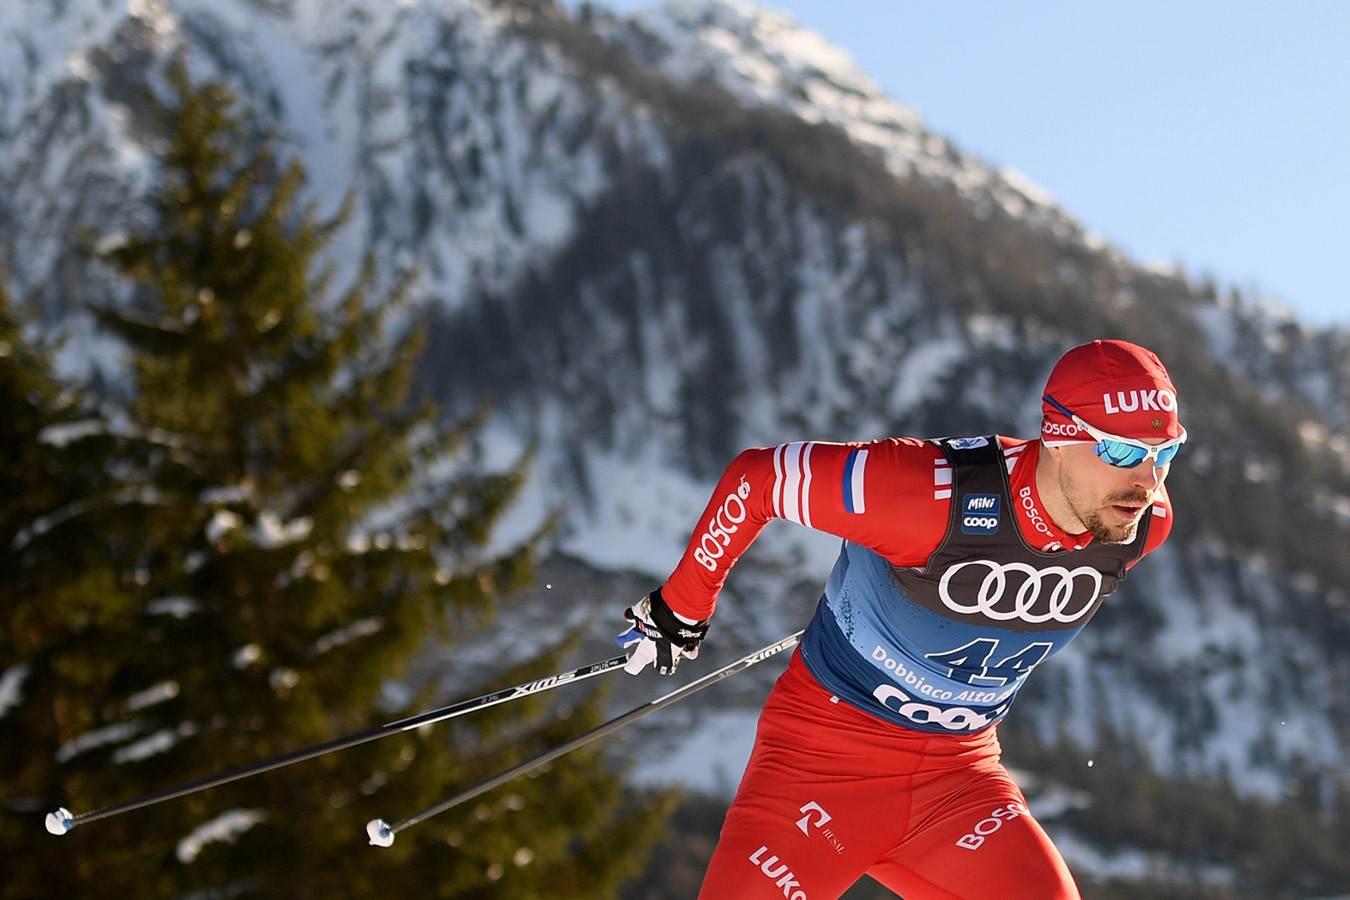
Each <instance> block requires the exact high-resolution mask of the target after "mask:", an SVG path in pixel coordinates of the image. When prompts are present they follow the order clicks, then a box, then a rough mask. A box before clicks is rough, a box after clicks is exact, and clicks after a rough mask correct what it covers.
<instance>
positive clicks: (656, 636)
mask: <svg viewBox="0 0 1350 900" xmlns="http://www.w3.org/2000/svg"><path fill="white" fill-rule="evenodd" d="M623 617H624V618H625V619H627V620H628V623H629V627H628V630H627V631H625V632H624V633H623V634H621V635H619V636H618V638H617V639H616V640H617V641H618V643H619V646H620V647H625V648H632V649H630V650H629V652H628V663H627V664H626V665H625V666H624V667H623V668H624V671H626V672H628V673H630V674H632V675H636V674H637V673H639V672H641V671H642V670H643V669H644V668H646V667H647V665H648V664H649V663H651V664H655V666H656V671H658V672H660V673H661V674H662V675H670V674H671V673H673V672H674V671H675V666H676V665H677V664H678V663H679V661H680V659H681V658H688V659H693V658H694V657H696V656H698V645H699V643H700V642H701V641H702V640H703V638H704V637H705V636H707V634H708V622H707V620H704V621H702V622H698V621H693V620H690V619H686V618H684V617H683V616H681V615H677V614H676V613H675V612H673V611H672V610H671V608H670V607H669V606H666V601H664V600H662V599H661V589H660V588H657V589H656V590H654V591H652V592H651V593H650V594H648V595H647V596H646V597H643V598H642V599H641V600H639V601H638V602H637V603H634V604H633V605H632V606H630V607H628V608H627V609H625V610H624V611H623Z"/></svg>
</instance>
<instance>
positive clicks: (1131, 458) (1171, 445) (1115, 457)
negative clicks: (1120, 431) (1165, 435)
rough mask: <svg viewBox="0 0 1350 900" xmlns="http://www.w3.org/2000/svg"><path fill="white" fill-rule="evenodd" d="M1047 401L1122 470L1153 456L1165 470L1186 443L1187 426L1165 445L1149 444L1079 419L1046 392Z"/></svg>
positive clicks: (1110, 461) (1154, 462) (1131, 467)
mask: <svg viewBox="0 0 1350 900" xmlns="http://www.w3.org/2000/svg"><path fill="white" fill-rule="evenodd" d="M1045 402H1046V403H1049V404H1050V405H1051V406H1053V407H1054V408H1055V409H1057V410H1059V411H1060V412H1062V413H1063V414H1064V415H1066V416H1068V417H1069V419H1070V420H1072V422H1073V423H1074V424H1075V425H1077V426H1078V427H1079V428H1081V429H1083V430H1084V431H1086V432H1087V433H1088V434H1089V435H1091V436H1092V439H1093V440H1095V441H1096V442H1097V443H1096V445H1095V446H1094V447H1093V448H1092V450H1093V452H1094V453H1096V454H1097V455H1098V456H1099V457H1101V459H1102V460H1103V461H1105V462H1107V463H1110V464H1111V465H1113V466H1116V467H1118V468H1121V469H1133V468H1134V467H1135V466H1137V465H1139V464H1140V463H1142V462H1144V460H1146V459H1152V460H1153V467H1154V468H1157V469H1161V468H1162V467H1163V466H1165V465H1167V464H1168V463H1170V462H1171V461H1172V459H1173V458H1174V457H1175V456H1176V455H1177V451H1178V450H1180V449H1181V445H1182V444H1184V443H1185V442H1186V429H1184V428H1183V429H1181V434H1180V435H1178V436H1177V437H1174V438H1172V439H1171V440H1170V441H1165V442H1163V443H1161V444H1145V443H1144V442H1143V441H1136V440H1134V439H1133V438H1127V437H1120V436H1119V435H1115V434H1110V433H1108V432H1105V431H1102V430H1101V429H1100V428H1093V427H1092V426H1091V425H1089V424H1088V423H1087V422H1084V421H1083V420H1082V419H1081V418H1079V416H1078V414H1077V413H1074V412H1073V411H1071V410H1069V409H1066V408H1065V407H1064V406H1062V405H1060V404H1059V403H1058V402H1056V400H1055V398H1054V397H1051V396H1050V395H1049V394H1046V395H1045Z"/></svg>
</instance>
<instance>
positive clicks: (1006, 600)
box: [620, 341, 1186, 900]
mask: <svg viewBox="0 0 1350 900" xmlns="http://www.w3.org/2000/svg"><path fill="white" fill-rule="evenodd" d="M1042 410H1043V419H1042V424H1041V432H1040V438H1039V440H1036V439H1032V440H1017V439H1013V438H1008V437H1003V436H998V435H993V436H989V437H976V438H960V439H943V440H932V441H924V440H917V439H913V438H888V439H885V440H880V441H874V442H871V443H850V444H832V443H820V442H805V443H796V444H786V445H783V446H779V447H771V448H760V449H752V450H747V451H745V452H743V453H741V454H740V455H739V456H738V457H737V458H736V459H735V460H734V461H733V462H732V464H731V465H730V467H728V468H727V470H726V473H725V474H724V475H723V476H722V479H721V481H720V482H719V483H718V486H717V488H716V490H715V491H714V493H713V496H712V499H711V500H710V502H709V503H708V506H707V508H706V509H705V510H704V512H703V515H702V517H701V518H700V519H699V522H698V525H697V527H696V528H695V530H694V534H693V537H692V538H691V540H690V542H689V545H688V548H687V549H686V550H685V553H684V556H683V557H682V558H681V559H680V562H679V565H678V566H677V567H676V568H675V571H674V573H673V574H671V576H670V578H669V579H668V580H667V581H666V583H665V584H664V585H662V586H661V587H660V588H658V589H657V590H655V591H653V592H652V593H651V594H650V595H649V596H647V597H645V598H643V599H642V601H640V602H639V603H637V604H635V605H634V606H632V607H630V608H629V609H627V610H625V613H624V615H625V618H626V619H627V620H628V622H629V623H630V626H631V627H630V630H629V631H628V632H626V633H625V634H624V635H622V636H621V637H620V642H621V643H624V644H625V646H629V647H631V648H632V652H631V654H630V658H629V663H628V666H627V668H628V670H629V671H630V672H634V673H636V672H638V671H640V670H641V669H642V668H643V667H645V666H646V665H647V664H649V663H652V664H654V665H655V666H656V668H657V669H658V670H659V671H661V672H664V673H669V672H671V671H673V670H674V668H675V666H676V664H677V663H678V661H679V660H680V659H681V658H682V657H691V658H692V657H693V656H695V655H696V654H697V650H698V644H699V642H700V641H701V640H702V639H703V637H704V635H706V634H707V630H708V619H709V617H710V616H711V615H712V612H713V608H714V605H715V601H716V598H717V594H718V592H719V591H720V589H721V587H722V584H723V583H724V581H725V580H726V577H727V573H728V572H729V571H730V569H731V567H732V566H733V565H734V564H735V562H736V560H737V558H738V557H740V555H741V554H742V553H743V552H744V551H745V550H746V548H747V547H748V546H749V545H750V543H751V542H752V541H753V540H754V539H755V537H756V536H757V535H758V534H759V532H760V531H761V529H762V528H763V527H764V525H765V524H766V523H767V522H768V521H769V520H770V519H774V518H782V519H787V520H790V521H793V522H798V523H800V524H803V525H806V526H808V527H811V528H815V529H818V530H821V531H825V532H828V533H830V534H834V535H836V536H838V537H841V538H843V540H844V544H843V549H842V551H841V552H840V555H839V558H838V561H837V562H836V563H835V566H834V570H833V571H832V572H831V573H830V576H829V580H828V582H827V583H826V585H825V591H824V595H823V597H822V598H821V600H820V603H819V605H818V606H817V608H816V613H815V616H814V618H813V619H812V620H811V623H810V625H809V626H808V627H807V629H806V633H805V634H804V636H803V638H802V642H801V644H800V646H799V647H798V649H797V651H796V652H795V653H794V654H793V656H792V659H791V660H790V662H789V664H788V668H787V671H786V672H785V673H784V674H783V676H782V677H781V678H780V679H779V680H778V682H777V683H776V684H775V685H774V688H773V690H772V692H771V693H770V695H769V697H768V699H767V701H766V702H765V705H764V708H763V710H762V712H761V714H760V719H759V727H758V731H757V734H756V738H755V744H754V749H753V751H752V753H751V758H750V762H749V764H748V765H747V767H746V771H745V775H744V776H743V778H742V780H741V784H740V787H739V789H738V791H737V794H736V797H735V799H734V800H733V802H732V804H731V808H730V810H729V811H728V813H727V818H726V821H725V823H724V825H723V828H722V833H721V837H720V839H719V842H718V845H717V849H716V850H715V851H714V853H713V857H712V861H711V862H710V864H709V867H708V871H707V874H706V875H705V877H704V881H703V888H702V891H701V892H700V893H699V898H700V900H782V898H787V900H832V898H837V897H838V896H839V895H840V894H842V893H843V892H844V891H845V890H847V888H848V887H849V885H851V884H852V883H853V882H854V881H856V880H857V879H858V878H859V877H860V876H862V875H863V874H867V875H870V876H872V877H873V878H875V879H876V880H877V881H879V882H881V883H882V884H883V885H885V886H886V887H888V888H890V889H891V890H893V891H895V892H896V893H897V894H900V895H901V896H903V897H904V898H905V900H991V898H994V900H1072V898H1078V897H1079V894H1078V890H1077V888H1076V887H1075V886H1074V881H1073V877H1072V876H1071V875H1070V874H1069V870H1068V867H1067V866H1066V865H1065V863H1064V860H1063V858H1062V857H1061V856H1060V854H1059V852H1058V850H1056V848H1055V846H1054V845H1053V844H1052V843H1051V841H1050V839H1049V838H1048V837H1047V835H1046V834H1045V832H1044V831H1043V830H1042V828H1041V826H1040V825H1039V824H1038V823H1037V822H1036V821H1035V819H1034V818H1033V817H1032V816H1031V815H1030V813H1029V812H1028V811H1027V806H1026V800H1025V798H1024V797H1023V795H1022V793H1021V791H1020V790H1019V789H1018V787H1017V785H1016V784H1014V783H1013V780H1012V778H1011V777H1010V776H1009V774H1008V772H1007V770H1006V769H1005V768H1004V767H1003V765H1002V763H1001V762H1000V760H999V756H1000V749H999V743H998V737H997V733H996V732H997V729H996V728H995V727H994V726H995V725H996V723H997V722H998V721H999V720H1000V719H1002V718H1003V716H1004V715H1005V714H1006V713H1007V711H1008V708H1009V706H1010V705H1011V704H1012V701H1013V698H1014V697H1015V695H1016V693H1017V691H1018V689H1019V688H1020V687H1021V685H1022V684H1023V682H1024V681H1025V680H1026V677H1027V675H1028V674H1030V672H1031V670H1032V669H1033V668H1035V667H1036V665H1037V664H1039V663H1040V662H1042V661H1043V660H1045V659H1047V658H1049V657H1050V656H1051V655H1052V654H1054V653H1056V652H1058V651H1059V650H1060V649H1062V648H1063V647H1064V645H1066V644H1067V643H1068V642H1069V641H1070V640H1071V639H1072V638H1073V637H1074V635H1076V634H1077V633H1078V632H1079V631H1080V630H1081V629H1082V628H1083V626H1084V625H1085V624H1087V621H1088V619H1090V618H1091V617H1092V615H1093V613H1094V612H1095V611H1096V610H1097V608H1098V607H1099V606H1100V605H1101V603H1102V602H1103V600H1105V598H1106V597H1107V596H1108V595H1109V594H1110V593H1111V592H1112V591H1114V590H1115V588H1116V585H1117V584H1118V583H1119V581H1120V580H1121V578H1123V577H1124V575H1125V572H1126V570H1127V569H1128V568H1129V567H1130V566H1132V565H1134V563H1136V562H1137V561H1138V560H1139V559H1140V558H1142V557H1143V556H1144V555H1145V554H1147V553H1148V552H1150V551H1152V550H1153V549H1154V548H1156V547H1157V546H1158V545H1159V544H1161V543H1162V542H1163V540H1164V539H1165V538H1166V537H1167V534H1168V532H1169V531H1170V530H1171V526H1172V510H1171V504H1170V501H1169V499H1168V496H1167V492H1166V490H1165V489H1164V487H1163V481H1164V480H1165V479H1166V477H1167V473H1168V467H1169V464H1170V463H1171V461H1172V458H1173V457H1174V456H1175V454H1176V452H1177V450H1178V449H1179V448H1180V445H1181V443H1182V442H1183V441H1185V439H1186V432H1185V429H1183V428H1182V427H1181V423H1180V420H1179V418H1178V414H1177V395H1176V389H1175V387H1174V386H1173V385H1172V381H1171V378H1170V377H1169V376H1168V374H1167V371H1166V369H1165V368H1164V367H1163V364H1162V363H1161V361H1159V359H1158V358H1157V357H1156V356H1155V355H1154V354H1153V353H1151V352H1150V351H1148V350H1145V349H1144V348H1142V347H1139V346H1137V345H1135V344H1130V343H1127V342H1124V341H1094V342H1092V343H1090V344H1084V345H1082V346H1079V347H1075V348H1074V349H1072V350H1070V351H1069V352H1068V353H1066V354H1065V355H1064V356H1063V357H1061V358H1060V360H1059V361H1058V362H1057V363H1056V365H1055V367H1054V369H1053V371H1052V372H1051V374H1050V377H1049V379H1048V381H1047V383H1046V387H1045V392H1044V395H1043V404H1042Z"/></svg>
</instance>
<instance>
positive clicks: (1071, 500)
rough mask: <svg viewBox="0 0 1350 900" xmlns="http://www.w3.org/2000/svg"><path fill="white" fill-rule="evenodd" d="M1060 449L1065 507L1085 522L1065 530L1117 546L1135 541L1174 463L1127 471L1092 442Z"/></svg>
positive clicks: (1143, 465)
mask: <svg viewBox="0 0 1350 900" xmlns="http://www.w3.org/2000/svg"><path fill="white" fill-rule="evenodd" d="M1058 450H1059V452H1060V465H1059V467H1058V469H1059V472H1058V483H1057V486H1058V488H1059V491H1060V493H1061V495H1062V500H1063V502H1064V505H1065V508H1066V510H1067V511H1068V512H1069V513H1070V514H1071V515H1072V516H1073V517H1074V518H1076V519H1077V520H1078V524H1081V525H1082V528H1081V529H1074V528H1068V529H1066V530H1069V531H1071V532H1073V533H1082V532H1084V531H1085V532H1087V533H1088V534H1091V535H1092V537H1093V538H1094V539H1096V540H1099V541H1106V542H1108V543H1113V544H1120V543H1124V542H1126V541H1129V540H1130V539H1132V538H1133V537H1134V533H1135V531H1136V530H1137V529H1138V528H1139V523H1140V522H1141V521H1143V518H1144V514H1145V513H1146V512H1147V511H1148V510H1149V509H1150V508H1151V507H1152V505H1153V500H1154V497H1156V496H1157V493H1158V490H1159V489H1160V488H1161V487H1162V483H1163V480H1164V479H1166V478H1167V473H1168V471H1169V470H1170V468H1171V466H1170V465H1168V466H1163V467H1161V468H1155V467H1154V466H1153V464H1152V461H1151V460H1148V461H1145V462H1143V463H1141V464H1140V465H1137V466H1135V467H1134V468H1133V469H1122V468H1119V467H1117V466H1113V465H1111V464H1109V463H1107V462H1104V461H1103V460H1102V459H1100V458H1099V457H1098V456H1097V454H1096V453H1094V452H1093V451H1092V444H1089V443H1078V444H1067V445H1065V446H1063V447H1060V448H1058Z"/></svg>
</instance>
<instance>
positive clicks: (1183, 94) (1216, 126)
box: [568, 0, 1350, 326]
mask: <svg viewBox="0 0 1350 900" xmlns="http://www.w3.org/2000/svg"><path fill="white" fill-rule="evenodd" d="M568 5H569V6H574V5H575V4H572V3H569V4H568ZM597 5H601V6H608V7H610V8H612V9H615V10H618V11H620V12H625V11H630V10H633V9H639V8H645V7H649V6H653V5H658V4H657V3H655V2H653V0H597ZM758 5H760V6H765V7H769V8H772V9H777V10H780V11H782V12H786V13H788V14H789V15H790V16H792V18H794V19H795V20H796V21H797V22H798V23H799V24H802V25H805V26H807V27H809V28H811V29H812V30H814V31H817V32H819V33H820V34H822V35H824V36H825V37H826V38H828V39H829V40H830V41H831V42H832V43H834V44H836V45H838V46H840V47H843V48H844V49H845V50H847V51H849V53H850V54H851V55H852V56H853V57H854V59H856V60H857V61H858V63H859V65H860V66H861V68H862V69H863V70H864V71H865V72H867V73H868V74H869V75H870V76H871V77H872V78H873V79H875V80H876V81H877V82H878V83H879V84H880V85H881V87H882V88H883V89H884V90H885V91H886V92H887V93H888V94H890V95H891V96H892V97H894V98H895V99H896V100H898V101H900V102H902V103H904V104H906V105H909V106H913V107H916V108H918V109H919V111H920V112H921V113H922V114H923V116H924V119H925V120H926V122H927V124H928V126H929V128H931V129H932V130H934V131H936V132H938V133H939V134H942V135H943V136H944V137H946V138H948V139H949V140H951V141H952V142H953V143H955V144H956V145H957V146H958V147H959V148H961V149H962V150H964V151H967V152H970V153H973V154H975V155H977V156H979V157H981V158H983V159H984V160H986V161H988V162H990V163H992V164H995V165H1005V166H1009V167H1012V168H1014V169H1017V170H1019V171H1021V172H1023V173H1024V174H1026V175H1027V176H1029V177H1030V178H1031V179H1032V180H1033V181H1035V182H1037V183H1038V184H1040V185H1041V186H1042V187H1044V188H1046V189H1047V190H1049V191H1050V192H1051V193H1052V194H1053V195H1054V196H1055V197H1056V198H1057V199H1058V200H1059V202H1060V204H1061V205H1062V206H1063V207H1064V208H1065V209H1066V210H1068V212H1069V213H1070V214H1072V215H1073V216H1074V217H1075V218H1077V219H1078V220H1079V221H1080V222H1082V223H1083V225H1084V226H1086V227H1087V228H1089V229H1091V230H1093V231H1096V232H1098V233H1100V234H1102V235H1103V236H1104V237H1106V239H1107V240H1109V241H1111V242H1112V243H1113V244H1115V245H1116V246H1118V247H1120V248H1121V249H1122V250H1123V251H1124V252H1125V253H1126V254H1128V255H1129V256H1130V257H1131V258H1132V259H1134V260H1136V261H1138V262H1154V261H1156V262H1164V263H1172V264H1180V265H1181V266H1182V267H1183V268H1184V269H1185V270H1186V271H1187V272H1188V273H1190V274H1192V275H1195V276H1208V277H1212V278H1213V279H1214V280H1216V281H1217V282H1219V283H1220V284H1222V285H1225V286H1229V287H1236V288H1238V289H1241V290H1243V292H1244V293H1248V294H1250V293H1251V292H1252V291H1254V290H1259V291H1260V292H1261V293H1262V294H1264V295H1266V296H1268V297H1270V298H1272V299H1274V300H1276V301H1278V302H1279V303H1281V304H1283V305H1285V306H1287V307H1289V308H1291V309H1292V310H1294V312H1295V313H1296V314H1297V315H1298V316H1299V317H1300V318H1301V319H1303V320H1304V321H1306V322H1307V323H1309V324H1312V325H1329V324H1338V325H1342V326H1350V276H1347V274H1346V273H1347V271H1350V266H1347V264H1346V263H1345V261H1344V260H1343V257H1344V256H1345V255H1346V251H1345V247H1346V246H1347V244H1350V240H1348V238H1350V2H1345V0H1291V2H1275V0H1224V2H1219V0H1171V2H1162V0H1116V2H1107V0H1077V2H1068V0H1060V2H1051V0H1019V2H994V0H981V2H960V0H760V2H758Z"/></svg>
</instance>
